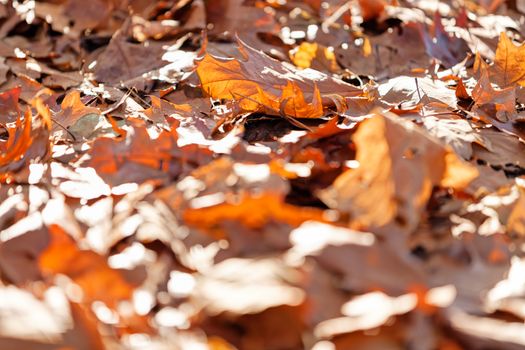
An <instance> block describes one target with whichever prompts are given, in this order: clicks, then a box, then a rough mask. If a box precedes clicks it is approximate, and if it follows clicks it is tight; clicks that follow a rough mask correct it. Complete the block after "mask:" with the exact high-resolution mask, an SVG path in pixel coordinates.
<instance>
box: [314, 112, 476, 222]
mask: <svg viewBox="0 0 525 350" xmlns="http://www.w3.org/2000/svg"><path fill="white" fill-rule="evenodd" d="M354 142H355V144H356V147H357V157H356V160H357V161H358V162H359V167H358V168H357V169H349V170H347V171H345V172H344V173H343V174H342V175H340V176H339V177H338V178H337V179H336V180H335V181H334V183H333V185H332V186H331V187H330V188H328V189H327V190H324V191H322V192H321V198H322V199H323V200H324V201H325V202H326V203H327V204H328V205H329V206H330V207H332V208H335V209H338V210H340V211H342V212H346V213H349V214H350V215H351V223H352V225H353V226H357V227H366V228H378V227H383V226H386V225H389V224H392V225H394V226H397V227H400V228H401V229H402V230H404V231H405V232H411V231H412V230H413V229H415V227H416V226H417V225H418V223H419V221H420V220H421V215H422V213H423V210H424V208H425V206H426V204H427V201H428V199H429V198H430V194H431V192H432V189H433V187H434V186H440V185H441V186H447V187H451V188H454V189H457V190H462V189H464V188H465V186H467V185H468V183H469V182H470V181H471V180H473V179H474V178H475V177H476V176H477V171H476V170H475V169H474V168H472V167H470V166H468V165H466V164H463V163H461V162H460V161H459V160H458V159H457V157H456V156H455V155H454V154H453V153H452V151H451V150H449V149H447V148H446V147H444V146H443V145H441V144H440V143H439V142H437V141H436V140H435V139H433V138H432V137H430V136H429V135H427V134H425V133H424V132H423V131H422V130H420V129H418V128H417V127H415V126H414V125H412V124H410V123H407V122H405V121H403V120H401V119H400V118H398V117H395V116H392V115H376V116H374V117H373V118H371V119H368V120H366V121H364V122H363V123H362V124H361V126H360V127H359V129H358V130H357V132H356V134H355V136H354ZM408 179H410V180H409V181H408Z"/></svg>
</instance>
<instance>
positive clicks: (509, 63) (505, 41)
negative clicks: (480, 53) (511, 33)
mask: <svg viewBox="0 0 525 350" xmlns="http://www.w3.org/2000/svg"><path fill="white" fill-rule="evenodd" d="M524 61H525V46H524V45H520V46H517V45H514V43H513V42H512V40H510V39H509V37H508V36H507V34H505V32H502V33H501V35H500V38H499V43H498V48H497V49H496V58H495V59H494V66H492V73H493V77H494V79H495V81H496V82H497V83H498V84H499V86H501V87H502V88H503V87H507V86H512V85H515V84H519V85H522V86H525V63H524Z"/></svg>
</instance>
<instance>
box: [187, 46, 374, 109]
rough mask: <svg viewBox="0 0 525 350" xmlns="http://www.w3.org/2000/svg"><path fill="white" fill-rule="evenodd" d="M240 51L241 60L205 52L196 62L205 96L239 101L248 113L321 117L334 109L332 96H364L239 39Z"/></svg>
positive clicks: (354, 89) (343, 84) (344, 84)
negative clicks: (276, 58)
mask: <svg viewBox="0 0 525 350" xmlns="http://www.w3.org/2000/svg"><path fill="white" fill-rule="evenodd" d="M238 50H239V52H240V54H241V56H242V59H222V58H217V57H214V56H212V55H210V54H209V53H205V55H204V56H203V57H202V58H201V59H200V60H199V61H198V62H197V74H198V76H199V79H200V81H201V85H202V89H203V90H204V92H205V93H207V94H208V95H209V96H211V97H213V98H216V99H235V100H239V105H240V107H241V108H242V109H243V110H245V111H249V112H255V111H264V112H266V113H268V114H272V115H280V114H281V113H284V114H285V115H287V116H290V117H293V118H319V117H321V116H323V114H324V108H327V107H334V101H333V100H332V99H330V97H334V98H335V97H338V98H339V99H340V100H344V97H356V96H360V95H363V94H364V92H363V91H362V90H360V89H358V88H356V87H354V86H352V85H350V84H347V83H345V82H343V81H341V80H338V79H335V78H331V77H329V76H327V75H325V74H323V73H320V72H317V71H314V70H311V69H309V70H302V71H300V70H297V69H295V68H293V67H291V66H288V65H285V64H283V63H281V62H279V61H277V60H274V59H273V58H271V57H269V56H267V55H265V54H264V53H262V52H260V51H258V50H256V49H254V48H252V47H250V46H248V45H246V44H244V43H243V42H242V41H240V40H238ZM321 91H322V93H321ZM308 101H310V102H308Z"/></svg>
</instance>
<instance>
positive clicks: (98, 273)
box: [38, 225, 134, 305]
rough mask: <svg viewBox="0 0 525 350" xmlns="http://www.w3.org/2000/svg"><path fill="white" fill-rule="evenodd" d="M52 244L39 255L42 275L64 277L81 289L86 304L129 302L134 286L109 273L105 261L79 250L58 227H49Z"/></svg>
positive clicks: (116, 273) (114, 272)
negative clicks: (89, 302) (60, 275)
mask: <svg viewBox="0 0 525 350" xmlns="http://www.w3.org/2000/svg"><path fill="white" fill-rule="evenodd" d="M49 234H50V235H51V243H50V244H49V246H48V247H47V249H46V250H45V251H44V252H43V253H42V254H41V255H40V257H39V259H38V264H39V267H40V269H41V270H42V272H43V273H44V274H47V275H56V274H63V275H66V276H68V277H69V278H71V279H72V280H73V281H74V282H75V283H76V284H77V285H79V286H80V288H81V289H82V291H83V293H84V299H85V300H86V301H94V300H100V301H103V302H105V303H106V304H108V305H113V304H114V303H115V302H116V301H118V300H122V299H129V298H130V297H131V295H132V292H133V288H134V286H131V285H130V284H129V283H128V282H127V281H126V280H125V279H124V278H123V276H122V275H121V274H120V273H119V272H118V271H117V270H113V269H111V268H110V267H109V266H108V264H107V262H106V259H105V258H104V257H103V256H101V255H98V254H96V253H95V252H93V251H89V250H80V249H79V248H78V246H77V245H76V243H75V241H74V240H73V238H72V237H71V236H69V234H67V233H66V232H65V231H64V230H63V229H62V228H61V227H60V226H57V225H51V226H50V227H49Z"/></svg>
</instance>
